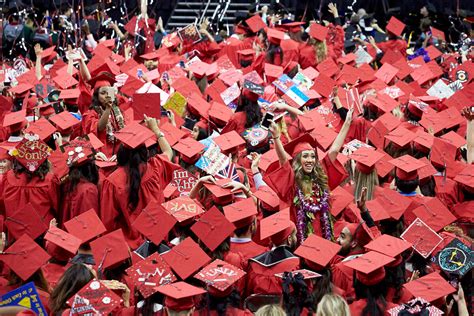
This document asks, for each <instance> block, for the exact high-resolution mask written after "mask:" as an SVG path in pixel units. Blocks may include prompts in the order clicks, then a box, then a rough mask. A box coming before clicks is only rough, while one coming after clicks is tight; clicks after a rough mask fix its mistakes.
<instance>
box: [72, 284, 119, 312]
mask: <svg viewBox="0 0 474 316" xmlns="http://www.w3.org/2000/svg"><path fill="white" fill-rule="evenodd" d="M112 282H113V281H112ZM121 303H122V299H121V298H120V296H118V295H117V294H115V293H114V292H113V291H112V290H110V289H109V288H108V287H107V286H105V285H104V284H103V283H102V282H101V281H100V280H97V279H92V280H91V281H90V282H89V283H87V284H86V285H85V286H84V287H83V288H82V289H80V290H79V292H77V293H76V294H75V295H74V296H73V297H71V298H69V299H68V300H67V304H69V306H71V313H74V311H77V312H76V313H77V314H80V313H79V311H81V312H88V313H98V314H100V315H107V314H109V313H112V312H114V311H116V312H118V309H119V307H120V305H121Z"/></svg>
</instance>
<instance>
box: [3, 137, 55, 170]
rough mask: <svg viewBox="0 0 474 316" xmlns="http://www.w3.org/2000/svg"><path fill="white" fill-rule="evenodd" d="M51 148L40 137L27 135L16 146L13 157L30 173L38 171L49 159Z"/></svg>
mask: <svg viewBox="0 0 474 316" xmlns="http://www.w3.org/2000/svg"><path fill="white" fill-rule="evenodd" d="M50 153H51V148H49V146H48V145H47V144H46V143H45V142H44V141H42V140H41V139H39V136H38V135H31V134H30V135H25V136H24V138H23V139H22V140H21V141H20V142H19V143H18V144H17V145H16V147H15V149H14V150H13V152H12V156H13V157H14V158H15V159H16V160H17V161H18V162H19V163H20V164H21V165H22V166H23V167H25V168H26V169H27V170H28V171H30V172H34V171H36V170H37V169H38V168H39V167H40V166H41V164H42V163H43V162H44V161H45V160H46V159H47V158H48V156H49V155H50Z"/></svg>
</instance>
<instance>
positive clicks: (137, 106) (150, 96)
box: [132, 93, 161, 119]
mask: <svg viewBox="0 0 474 316" xmlns="http://www.w3.org/2000/svg"><path fill="white" fill-rule="evenodd" d="M132 99H133V101H132V108H133V112H134V114H135V117H137V118H139V119H142V118H143V117H144V115H147V116H148V117H154V118H159V117H160V116H161V106H160V94H159V93H134V94H133V97H132Z"/></svg>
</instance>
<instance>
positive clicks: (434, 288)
mask: <svg viewBox="0 0 474 316" xmlns="http://www.w3.org/2000/svg"><path fill="white" fill-rule="evenodd" d="M403 286H404V287H405V289H407V290H408V292H410V293H411V294H412V295H413V296H416V297H421V298H424V299H425V300H427V301H428V302H434V301H436V300H437V299H440V298H444V297H446V296H447V295H449V294H452V293H454V292H456V289H455V288H454V287H452V286H451V284H449V282H448V281H446V280H445V279H444V278H443V277H442V276H441V275H439V273H438V272H433V273H430V274H428V275H425V276H423V277H421V278H419V279H416V280H413V281H411V282H408V283H405V284H404V285H403Z"/></svg>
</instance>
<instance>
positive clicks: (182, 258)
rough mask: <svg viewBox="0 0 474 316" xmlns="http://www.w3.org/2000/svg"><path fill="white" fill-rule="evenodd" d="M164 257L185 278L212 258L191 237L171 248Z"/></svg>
mask: <svg viewBox="0 0 474 316" xmlns="http://www.w3.org/2000/svg"><path fill="white" fill-rule="evenodd" d="M162 257H163V259H165V261H166V262H167V263H168V264H169V265H170V267H171V268H172V269H173V271H175V272H176V274H178V275H179V277H180V278H181V279H183V280H185V279H187V278H188V277H189V276H191V275H192V274H193V273H195V272H196V271H197V270H198V269H199V268H201V267H202V266H204V265H205V264H207V263H208V262H210V261H211V258H209V256H208V255H207V254H206V253H205V252H204V251H203V250H202V249H201V248H200V247H199V245H198V244H197V243H195V242H194V241H193V240H192V238H191V237H188V238H186V239H185V240H183V241H182V242H181V243H180V244H178V245H177V246H174V247H173V248H171V250H170V251H168V252H167V253H165V254H163V255H162Z"/></svg>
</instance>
